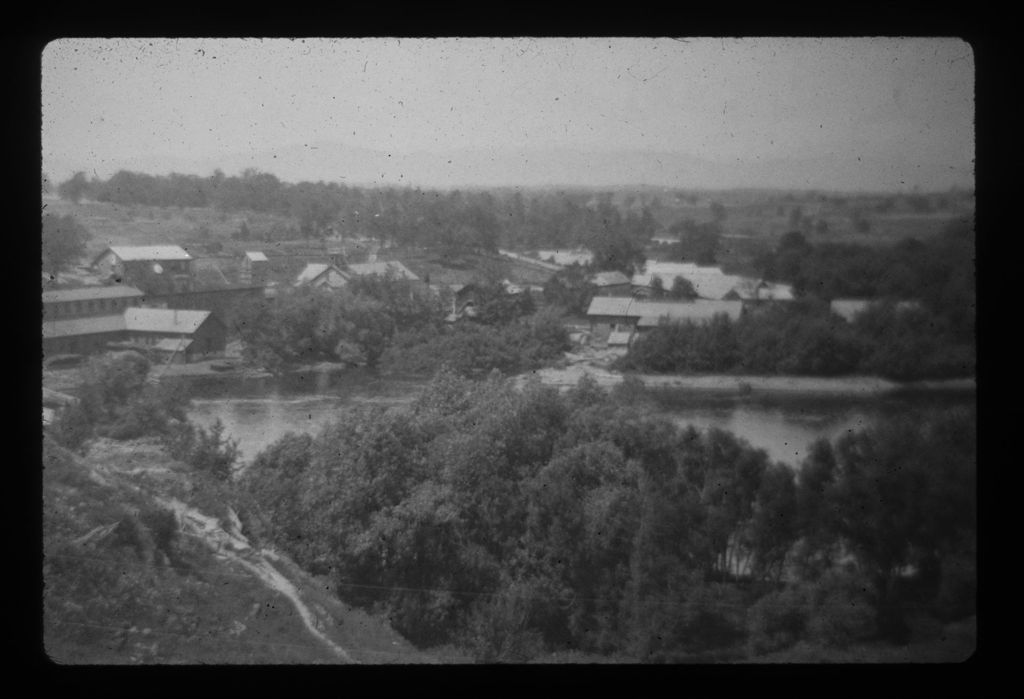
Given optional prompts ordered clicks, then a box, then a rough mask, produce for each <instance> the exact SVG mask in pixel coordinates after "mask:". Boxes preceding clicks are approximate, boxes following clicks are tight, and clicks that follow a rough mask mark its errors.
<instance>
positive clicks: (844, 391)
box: [516, 364, 977, 397]
mask: <svg viewBox="0 0 1024 699" xmlns="http://www.w3.org/2000/svg"><path fill="white" fill-rule="evenodd" d="M584 376H590V377H591V378H592V379H594V381H595V382H596V383H597V384H598V385H599V386H603V387H606V388H610V387H613V386H617V385H619V384H620V383H622V382H623V381H624V380H625V378H626V376H627V375H626V374H622V373H619V372H615V371H610V370H608V369H605V368H603V367H597V366H587V365H583V364H575V365H572V366H568V367H564V368H547V369H538V370H536V371H532V372H528V373H526V374H522V375H520V376H518V377H516V381H517V382H518V383H519V384H520V385H525V384H526V383H528V382H530V381H531V380H539V381H540V383H541V384H543V385H545V386H556V387H559V388H568V387H571V386H575V385H576V384H577V383H578V382H579V380H580V379H581V378H583V377H584ZM629 376H631V377H635V378H636V379H638V380H639V381H640V382H641V383H643V385H644V386H646V387H647V388H651V389H683V390H687V391H694V392H700V393H709V394H717V395H735V396H745V395H752V394H784V395H814V396H850V397H873V396H882V395H886V394H891V393H900V392H917V391H950V392H973V391H975V390H976V388H977V383H976V380H975V379H973V378H965V379H949V380H943V381H916V382H907V383H900V382H896V381H890V380H888V379H883V378H879V377H875V376H841V377H818V376H730V375H717V374H716V375H697V376H679V375H671V374H629Z"/></svg>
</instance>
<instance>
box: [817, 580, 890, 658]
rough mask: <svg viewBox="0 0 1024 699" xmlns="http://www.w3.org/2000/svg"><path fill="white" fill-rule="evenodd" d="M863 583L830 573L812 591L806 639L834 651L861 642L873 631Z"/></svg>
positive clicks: (871, 611)
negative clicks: (833, 648) (807, 637)
mask: <svg viewBox="0 0 1024 699" xmlns="http://www.w3.org/2000/svg"><path fill="white" fill-rule="evenodd" d="M867 590H868V586H867V584H866V583H865V582H864V581H862V580H860V579H858V578H856V577H853V576H850V575H847V574H843V573H837V572H830V573H828V574H826V575H825V576H824V577H823V578H822V579H821V580H819V581H818V582H817V583H816V584H815V585H814V586H813V588H812V591H811V595H812V597H813V599H814V606H813V611H812V613H811V618H810V621H809V623H808V625H807V632H808V636H809V638H810V640H812V641H814V642H816V643H819V644H822V645H825V646H833V647H836V648H845V647H847V646H848V645H849V644H850V643H853V642H854V641H863V640H866V639H868V638H870V637H872V636H873V635H874V634H875V633H876V632H877V630H878V629H877V612H876V610H875V608H874V607H873V605H872V604H871V600H870V597H869V595H868V592H867Z"/></svg>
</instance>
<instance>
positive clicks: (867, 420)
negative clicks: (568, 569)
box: [190, 374, 974, 467]
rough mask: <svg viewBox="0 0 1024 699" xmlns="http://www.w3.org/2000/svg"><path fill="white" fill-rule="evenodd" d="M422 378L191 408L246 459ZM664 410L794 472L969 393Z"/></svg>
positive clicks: (387, 399) (346, 380)
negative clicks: (830, 445)
mask: <svg viewBox="0 0 1024 699" xmlns="http://www.w3.org/2000/svg"><path fill="white" fill-rule="evenodd" d="M425 384H426V380H424V379H393V378H388V379H386V380H384V379H380V378H378V377H374V376H371V375H364V374H345V375H342V376H331V377H328V378H326V379H325V378H323V377H321V378H319V379H315V378H303V379H300V378H294V377H293V378H292V379H290V380H288V381H276V382H275V381H271V380H269V379H258V380H256V382H255V383H249V384H247V385H242V386H240V385H239V383H238V382H234V383H232V384H228V383H225V384H223V385H219V386H218V385H212V386H211V385H206V386H203V387H197V388H196V389H195V390H193V395H195V396H197V397H196V398H195V399H194V400H193V407H192V409H191V411H190V414H191V418H192V419H193V420H194V421H195V422H196V423H198V424H200V425H203V426H207V427H208V426H209V425H211V424H213V422H214V420H216V419H218V418H219V419H220V420H221V422H223V423H224V426H225V432H226V433H227V434H228V435H230V436H231V437H232V438H233V439H237V440H238V442H239V445H238V446H239V449H240V451H241V454H242V460H243V461H250V460H251V459H252V458H253V457H254V456H256V454H258V453H259V452H260V451H262V450H263V449H265V448H266V447H267V446H269V445H270V444H272V443H273V442H275V441H276V440H277V439H279V438H280V437H281V436H283V435H284V434H285V433H287V432H307V433H316V432H318V431H319V430H320V429H321V428H322V427H323V426H324V425H326V424H327V423H329V422H331V421H332V420H334V419H336V418H337V417H339V413H340V411H341V409H342V408H344V407H345V406H350V405H359V404H374V405H381V406H385V407H386V406H393V405H403V404H408V403H409V402H410V401H412V400H414V399H415V397H416V396H417V395H419V393H420V391H422V389H423V387H424V385H425ZM656 397H657V400H658V403H659V406H660V410H661V412H662V413H663V414H664V415H666V416H668V417H669V418H671V419H672V420H673V421H674V422H676V423H677V424H680V425H693V426H695V427H697V428H698V429H701V430H703V429H707V428H711V427H717V428H720V429H723V430H728V431H730V432H733V433H735V434H736V435H737V436H739V437H741V438H742V439H745V440H747V441H748V442H749V443H750V444H751V445H753V446H755V447H757V448H760V449H764V450H765V451H766V452H767V454H768V456H769V457H770V458H771V459H773V460H777V461H783V462H785V463H788V464H790V465H792V466H794V467H796V466H799V464H800V463H801V462H802V461H803V459H804V456H805V454H806V452H807V448H808V446H809V445H810V444H811V443H812V442H814V441H815V440H817V439H819V438H821V437H824V438H826V439H829V440H833V439H836V438H837V437H839V436H841V435H842V434H844V433H847V432H853V431H857V430H859V429H862V428H864V427H866V426H868V425H869V424H871V423H872V422H874V421H875V420H879V419H887V418H892V417H895V416H899V415H907V414H912V415H924V414H927V413H929V412H932V411H934V410H938V409H942V408H949V407H953V406H957V405H962V406H966V405H970V404H973V402H974V395H973V394H967V395H963V394H959V395H948V394H928V395H920V394H919V395H913V396H910V395H902V396H888V397H885V398H875V399H863V398H859V399H827V400H823V399H809V398H792V397H783V398H774V399H768V398H764V397H756V398H752V397H743V398H738V397H721V396H717V397H716V396H710V395H707V394H704V395H701V394H693V393H685V392H682V391H680V390H678V389H676V390H669V391H659V392H658V393H657V394H656Z"/></svg>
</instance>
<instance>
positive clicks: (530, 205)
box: [59, 169, 658, 269]
mask: <svg viewBox="0 0 1024 699" xmlns="http://www.w3.org/2000/svg"><path fill="white" fill-rule="evenodd" d="M59 192H60V194H61V196H62V197H64V198H66V199H70V200H73V201H79V200H80V199H81V198H83V197H86V198H90V199H95V200H97V201H107V202H113V203H117V204H123V205H143V206H163V207H166V206H177V207H186V206H187V207H206V206H212V207H215V208H217V209H219V210H221V211H224V212H241V211H252V212H263V213H274V214H277V215H279V216H283V217H289V218H292V219H293V220H295V221H296V227H297V230H298V231H299V232H301V235H302V236H303V237H305V238H322V237H324V236H326V235H328V234H329V233H330V232H331V231H332V230H343V231H345V232H346V233H347V234H350V235H362V236H367V237H371V238H376V239H378V240H380V241H381V242H384V243H394V244H402V245H419V246H429V247H437V248H440V249H442V250H445V251H448V252H453V251H461V250H465V249H476V250H484V251H494V250H497V248H498V246H499V245H503V246H506V247H518V248H526V249H529V248H534V249H536V248H539V247H544V246H555V247H566V246H572V247H575V246H587V247H594V246H596V247H601V248H603V249H605V250H606V252H604V253H602V258H603V259H606V260H608V262H607V265H608V267H607V268H608V269H616V268H624V266H625V265H627V264H630V263H632V264H636V262H637V250H638V249H641V248H642V246H643V244H644V243H646V242H647V241H649V240H650V239H651V237H652V236H653V235H654V233H655V231H656V229H657V227H658V224H657V222H656V221H655V219H654V216H653V214H652V213H651V208H650V207H649V206H646V205H642V206H640V207H639V211H637V210H636V209H635V207H634V208H631V209H630V210H629V211H628V212H627V213H626V214H625V215H623V214H622V212H621V211H620V210H619V208H618V207H617V206H615V205H613V204H612V202H611V199H610V195H600V196H598V197H595V196H594V195H593V194H592V193H590V192H585V191H579V192H575V191H557V192H539V193H533V194H530V195H529V196H528V197H527V196H524V195H523V194H522V193H521V192H520V191H518V190H513V191H510V192H498V193H492V192H488V191H482V192H478V191H453V192H447V193H442V192H438V191H430V190H422V189H419V188H409V187H406V188H397V187H392V188H365V189H364V188H360V187H349V186H347V185H344V184H340V183H338V182H329V183H325V182H298V183H294V184H293V183H286V182H281V181H280V180H278V179H277V178H276V177H275V176H274V175H272V174H269V173H265V172H260V171H258V170H253V169H248V170H245V171H244V172H242V173H241V174H240V175H233V176H227V175H225V174H224V173H223V172H221V171H220V170H217V171H216V172H214V173H213V174H212V175H210V176H209V177H200V176H198V175H181V174H171V175H165V176H154V175H147V174H142V173H135V172H129V171H124V170H122V171H119V172H117V173H115V174H114V175H113V176H111V177H110V178H109V179H107V180H99V179H93V180H87V179H86V177H85V174H84V173H76V174H75V176H74V177H72V178H71V179H69V180H68V181H66V182H63V183H61V185H60V187H59ZM280 234H281V235H292V234H294V231H289V230H288V229H283V230H282V231H281V232H280ZM624 241H628V244H627V242H624ZM640 261H641V262H642V259H641V260H640Z"/></svg>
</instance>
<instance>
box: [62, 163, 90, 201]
mask: <svg viewBox="0 0 1024 699" xmlns="http://www.w3.org/2000/svg"><path fill="white" fill-rule="evenodd" d="M88 188H89V182H88V181H87V180H86V179H85V173H84V172H81V171H79V172H76V173H75V174H74V175H72V176H71V179H69V180H66V181H64V182H61V183H60V184H59V185H58V186H57V194H59V195H60V198H61V199H65V200H67V201H71V202H74V203H75V204H77V203H78V202H80V201H81V200H82V197H83V196H84V195H85V193H86V191H87V190H88Z"/></svg>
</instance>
